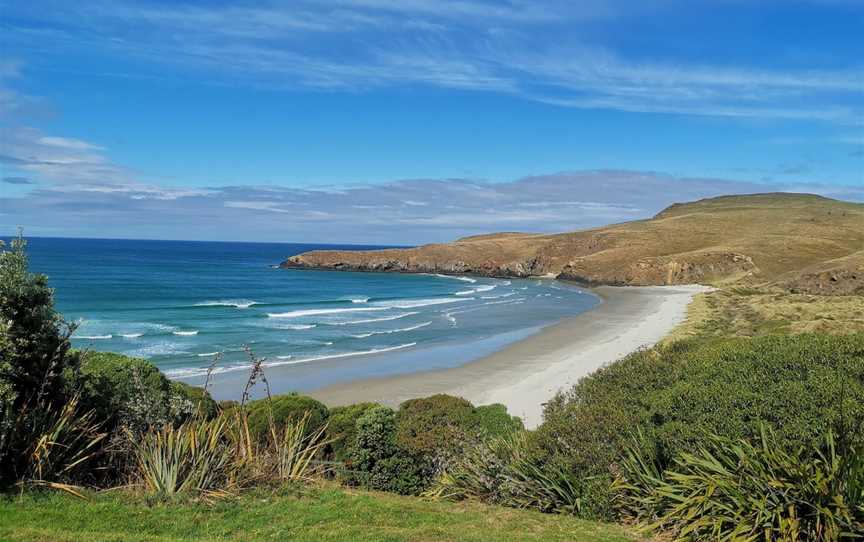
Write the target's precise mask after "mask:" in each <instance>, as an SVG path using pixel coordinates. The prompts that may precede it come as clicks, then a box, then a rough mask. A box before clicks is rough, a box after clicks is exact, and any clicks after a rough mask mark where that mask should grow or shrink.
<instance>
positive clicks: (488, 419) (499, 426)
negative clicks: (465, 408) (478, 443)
mask: <svg viewBox="0 0 864 542" xmlns="http://www.w3.org/2000/svg"><path fill="white" fill-rule="evenodd" d="M471 425H472V426H474V427H476V428H477V430H478V431H479V433H480V434H481V436H483V437H484V438H494V437H503V436H506V435H510V434H512V433H516V432H517V431H521V430H523V429H524V428H525V426H524V425H522V420H521V419H519V418H518V417H516V416H511V415H510V414H508V413H507V407H506V406H504V405H502V404H494V405H484V406H478V407H475V408H474V412H473V414H472V416H471Z"/></svg>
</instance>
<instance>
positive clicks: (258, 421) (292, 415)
mask: <svg viewBox="0 0 864 542" xmlns="http://www.w3.org/2000/svg"><path fill="white" fill-rule="evenodd" d="M247 408H248V413H249V431H250V432H251V433H252V435H253V436H255V437H257V438H261V439H265V438H268V435H269V431H270V416H271V415H272V416H273V422H274V423H275V424H276V426H277V428H278V427H282V426H284V425H285V423H287V422H289V421H291V422H293V423H296V422H298V421H300V419H301V418H303V415H304V414H305V413H306V412H308V413H309V420H308V422H307V424H306V428H307V431H308V432H309V433H312V432H314V431H317V430H318V429H320V428H321V426H322V425H324V423H325V422H326V421H327V418H328V416H329V414H330V413H329V411H328V410H327V407H326V406H325V405H324V403H321V402H320V401H316V400H315V399H313V398H311V397H308V396H306V395H299V394H297V393H289V394H286V395H276V396H274V397H272V398H269V399H259V400H258V401H252V402H251V403H249V404H248V405H247Z"/></svg>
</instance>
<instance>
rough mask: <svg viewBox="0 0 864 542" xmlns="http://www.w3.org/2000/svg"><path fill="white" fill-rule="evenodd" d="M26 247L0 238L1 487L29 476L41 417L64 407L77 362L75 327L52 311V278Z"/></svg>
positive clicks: (40, 434) (14, 241)
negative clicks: (34, 268) (32, 261)
mask: <svg viewBox="0 0 864 542" xmlns="http://www.w3.org/2000/svg"><path fill="white" fill-rule="evenodd" d="M26 246H27V243H26V242H25V241H24V239H23V238H22V237H21V235H20V234H19V235H18V237H17V238H16V239H14V240H13V241H12V243H11V247H10V249H8V250H7V249H6V245H5V244H4V243H3V242H2V241H0V487H2V486H6V485H8V484H11V483H13V482H15V481H17V480H19V479H20V478H21V477H22V476H25V472H26V471H27V470H28V465H29V460H28V458H27V457H26V456H27V455H28V450H32V449H33V447H34V446H38V443H37V442H36V441H37V439H39V438H40V437H41V436H42V435H43V433H40V427H41V426H42V424H41V422H40V419H39V417H40V416H41V415H43V414H44V413H45V412H60V411H62V410H63V409H64V407H65V405H66V403H67V402H68V401H69V400H70V398H71V397H70V395H69V394H67V385H66V380H65V375H66V374H67V373H74V371H75V369H76V367H77V365H78V356H77V355H76V354H75V353H73V352H71V351H70V348H71V345H70V342H69V336H70V335H71V334H72V331H73V326H70V325H68V324H67V323H66V322H65V321H64V320H63V318H62V317H61V316H60V314H59V313H58V312H57V311H56V310H54V292H53V290H51V288H49V287H48V278H47V277H46V276H45V275H40V274H34V273H31V272H30V271H29V269H28V261H27V254H26V251H25V249H26Z"/></svg>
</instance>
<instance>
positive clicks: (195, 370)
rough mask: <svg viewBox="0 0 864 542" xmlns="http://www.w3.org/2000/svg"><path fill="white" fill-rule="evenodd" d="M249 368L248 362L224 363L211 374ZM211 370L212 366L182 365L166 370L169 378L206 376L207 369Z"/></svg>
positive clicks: (214, 368)
mask: <svg viewBox="0 0 864 542" xmlns="http://www.w3.org/2000/svg"><path fill="white" fill-rule="evenodd" d="M248 368H249V364H248V363H236V364H232V365H224V366H222V367H213V369H212V372H211V374H220V373H228V372H231V371H240V370H243V369H248ZM210 370H211V369H210V367H182V368H177V369H168V370H166V371H164V372H165V376H167V377H169V378H191V377H193V376H204V375H206V374H207V371H210Z"/></svg>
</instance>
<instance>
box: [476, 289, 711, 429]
mask: <svg viewBox="0 0 864 542" xmlns="http://www.w3.org/2000/svg"><path fill="white" fill-rule="evenodd" d="M629 290H631V291H633V292H634V293H635V292H636V291H637V290H641V291H642V292H651V293H657V294H659V295H657V296H656V297H655V299H656V301H657V303H656V304H655V305H654V307H653V308H652V309H650V310H649V311H648V312H647V313H644V312H643V313H640V314H639V315H638V318H632V319H631V318H626V317H624V318H622V319H621V321H620V322H619V323H618V325H609V326H607V327H606V328H605V329H602V330H600V331H599V332H598V333H596V334H594V335H593V336H592V337H591V339H590V341H587V342H586V341H584V340H574V342H572V343H570V344H564V345H560V344H559V345H554V346H553V345H551V344H550V347H549V348H548V349H547V350H545V351H544V352H542V353H539V354H538V355H537V358H538V359H536V360H535V362H534V363H535V364H536V365H538V366H541V367H543V368H542V369H540V370H538V371H536V372H533V373H531V374H526V375H524V376H523V377H522V378H520V379H517V380H515V381H511V382H499V383H497V384H496V385H495V386H494V387H491V388H487V389H485V390H483V389H479V388H478V387H475V386H466V388H465V389H464V390H462V395H463V396H464V397H465V398H466V399H468V400H470V401H472V402H473V403H474V404H477V405H484V404H490V403H502V404H504V405H506V406H507V410H508V412H510V413H511V414H514V415H516V416H520V417H521V418H522V420H523V422H524V423H525V426H526V427H527V428H529V429H532V428H534V427H536V426H538V425H539V424H540V422H541V421H542V405H543V403H545V402H546V401H548V400H549V399H551V398H552V397H554V396H555V394H556V393H557V392H558V391H559V390H561V389H567V388H570V387H571V386H573V385H574V384H576V382H578V381H579V379H580V378H582V377H583V376H586V375H588V374H590V373H592V372H594V371H596V370H597V369H599V368H601V367H603V366H604V365H607V364H609V363H612V362H613V361H616V360H618V359H621V358H622V357H624V356H626V355H627V354H629V353H631V352H634V351H635V350H637V349H639V348H643V347H649V346H653V345H654V344H656V343H657V342H659V341H660V340H661V339H663V337H665V336H666V335H667V334H669V332H670V331H672V329H673V328H675V327H676V326H677V325H678V324H680V323H681V322H683V321H684V319H685V318H686V317H687V305H688V304H689V303H690V301H691V300H692V299H693V296H694V295H696V294H697V293H700V292H703V291H706V290H708V288H705V287H702V286H675V287H671V286H653V287H643V288H629ZM607 291H608V290H607ZM589 314H590V313H589ZM574 339H575V337H574ZM502 353H503V352H502Z"/></svg>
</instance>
